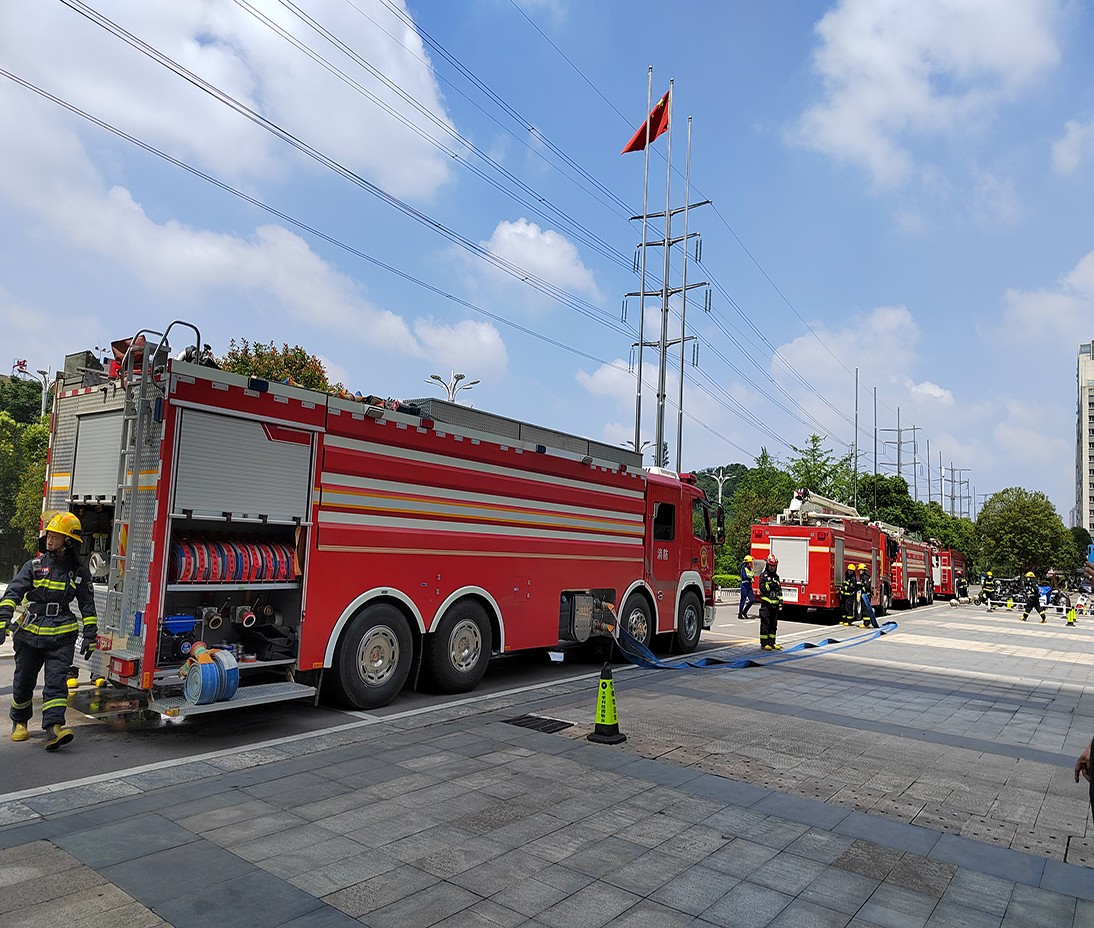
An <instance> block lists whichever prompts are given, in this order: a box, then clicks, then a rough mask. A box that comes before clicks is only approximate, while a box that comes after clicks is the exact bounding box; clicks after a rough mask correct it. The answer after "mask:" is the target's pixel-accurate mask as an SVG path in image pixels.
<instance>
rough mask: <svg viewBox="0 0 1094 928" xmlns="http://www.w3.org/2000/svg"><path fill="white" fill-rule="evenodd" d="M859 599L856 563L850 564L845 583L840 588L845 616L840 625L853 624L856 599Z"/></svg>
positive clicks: (845, 572) (844, 576) (844, 578)
mask: <svg viewBox="0 0 1094 928" xmlns="http://www.w3.org/2000/svg"><path fill="white" fill-rule="evenodd" d="M857 599H858V577H857V576H855V565H854V564H848V565H847V570H845V571H844V573H843V583H841V584H840V588H839V600H840V605H841V606H842V607H843V618H842V619H840V623H839V624H840V625H853V624H854V622H855V601H856V600H857Z"/></svg>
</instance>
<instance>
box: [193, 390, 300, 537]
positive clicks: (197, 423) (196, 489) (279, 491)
mask: <svg viewBox="0 0 1094 928" xmlns="http://www.w3.org/2000/svg"><path fill="white" fill-rule="evenodd" d="M311 455H312V433H311V432H309V431H306V430H304V429H293V428H287V427H285V426H280V425H271V424H268V423H263V422H256V421H254V420H252V419H238V418H235V417H234V416H224V415H217V414H215V413H207V412H200V411H198V410H196V409H183V410H182V415H181V426H180V434H179V448H178V461H177V465H176V468H175V471H176V475H177V476H176V478H175V499H174V506H173V509H174V511H175V512H183V511H190V512H192V513H193V514H194V515H195V516H200V515H212V516H220V515H222V514H223V513H226V512H230V513H232V515H234V516H249V517H251V518H255V517H257V516H267V517H268V518H270V519H278V520H280V519H293V518H299V519H306V518H307V514H308V499H309V496H310V492H309V488H310V485H311Z"/></svg>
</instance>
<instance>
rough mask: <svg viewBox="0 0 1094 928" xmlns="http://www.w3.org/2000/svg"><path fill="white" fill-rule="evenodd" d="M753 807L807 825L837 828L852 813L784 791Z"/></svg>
mask: <svg viewBox="0 0 1094 928" xmlns="http://www.w3.org/2000/svg"><path fill="white" fill-rule="evenodd" d="M752 808H754V809H756V810H757V811H759V812H766V813H767V814H768V815H777V816H779V817H780V818H786V819H790V820H792V821H795V822H801V823H802V824H805V825H818V826H820V827H821V828H835V827H836V826H837V825H838V824H839V823H840V822H841V821H843V820H844V819H845V818H846V817H847V816H848V815H849V814H850V812H849V810H847V809H841V808H840V807H839V806H833V805H829V804H828V803H826V802H817V801H816V800H815V799H802V798H801V797H799V796H788V795H785V794H783V793H772V794H771V795H770V796H767V797H765V798H763V799H761V800H760V801H759V802H756V803H753V805H752Z"/></svg>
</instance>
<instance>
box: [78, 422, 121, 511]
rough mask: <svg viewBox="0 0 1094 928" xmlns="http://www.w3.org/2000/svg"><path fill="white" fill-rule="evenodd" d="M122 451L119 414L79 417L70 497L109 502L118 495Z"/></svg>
mask: <svg viewBox="0 0 1094 928" xmlns="http://www.w3.org/2000/svg"><path fill="white" fill-rule="evenodd" d="M121 451H122V411H121V410H120V409H116V410H114V411H113V412H102V413H95V414H94V415H89V416H80V418H79V422H78V424H77V426H76V458H75V462H74V463H73V465H72V498H73V499H87V498H91V499H98V498H104V499H106V500H112V499H114V498H115V497H116V496H117V495H118V463H119V459H120V457H121Z"/></svg>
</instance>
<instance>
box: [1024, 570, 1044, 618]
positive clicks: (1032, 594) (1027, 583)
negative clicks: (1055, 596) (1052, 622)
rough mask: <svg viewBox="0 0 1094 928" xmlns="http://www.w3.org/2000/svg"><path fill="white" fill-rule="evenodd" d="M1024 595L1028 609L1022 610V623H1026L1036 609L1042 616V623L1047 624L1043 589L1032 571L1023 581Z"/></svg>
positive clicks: (1027, 573) (1029, 571)
mask: <svg viewBox="0 0 1094 928" xmlns="http://www.w3.org/2000/svg"><path fill="white" fill-rule="evenodd" d="M1022 595H1023V596H1024V597H1025V598H1026V608H1025V609H1023V610H1022V621H1023V622H1024V621H1026V619H1028V618H1029V614H1030V611H1031V610H1033V609H1036V610H1037V612H1038V613H1039V614H1040V616H1041V622H1042V623H1044V622H1047V621H1048V616H1046V615H1045V607H1044V606H1042V605H1041V588H1040V587H1039V586H1038V585H1037V575H1036V574H1035V573H1034V572H1033V571H1032V570H1027V571H1026V575H1025V577H1024V578H1023V579H1022Z"/></svg>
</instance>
